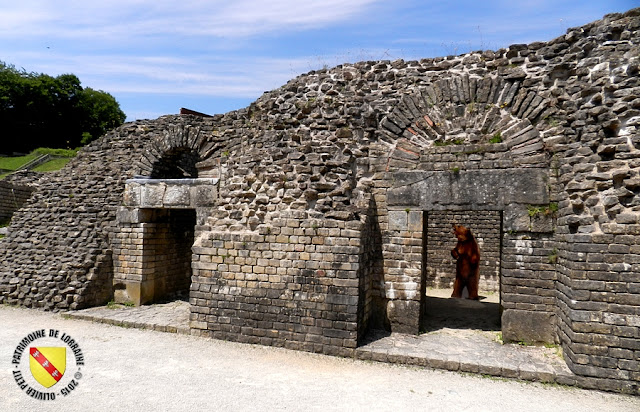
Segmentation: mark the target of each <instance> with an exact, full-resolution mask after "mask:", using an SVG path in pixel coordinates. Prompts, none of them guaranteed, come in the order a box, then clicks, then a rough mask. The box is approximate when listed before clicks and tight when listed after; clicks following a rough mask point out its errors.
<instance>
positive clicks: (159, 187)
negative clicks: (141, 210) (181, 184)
mask: <svg viewBox="0 0 640 412" xmlns="http://www.w3.org/2000/svg"><path fill="white" fill-rule="evenodd" d="M165 189H166V185H165V184H164V183H159V184H148V185H144V186H141V193H140V206H142V207H162V201H163V199H164V192H165Z"/></svg>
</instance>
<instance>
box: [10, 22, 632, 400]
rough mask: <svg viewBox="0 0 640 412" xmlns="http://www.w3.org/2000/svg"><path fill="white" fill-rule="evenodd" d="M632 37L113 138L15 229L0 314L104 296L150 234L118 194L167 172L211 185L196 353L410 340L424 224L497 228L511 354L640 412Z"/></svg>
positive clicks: (439, 61) (405, 76) (331, 75)
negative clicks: (496, 217)
mask: <svg viewBox="0 0 640 412" xmlns="http://www.w3.org/2000/svg"><path fill="white" fill-rule="evenodd" d="M639 26H640V11H639V10H632V11H630V12H629V13H627V14H626V15H612V16H608V17H606V18H605V19H604V20H602V21H599V22H594V23H592V24H590V25H587V26H584V27H582V28H578V29H571V30H569V31H568V33H567V34H566V35H565V36H561V37H559V38H558V39H555V40H552V41H550V42H548V43H542V42H537V43H532V44H529V45H512V46H510V47H509V48H507V49H501V50H498V51H495V52H494V51H484V52H472V53H469V54H466V55H463V56H450V57H446V58H435V59H423V60H420V61H411V62H405V61H403V60H397V61H393V62H391V61H377V62H360V63H355V64H345V65H342V66H338V67H336V68H333V69H331V70H319V71H313V72H310V73H308V74H305V75H302V76H300V77H298V78H296V79H293V80H291V81H290V82H288V83H287V84H286V85H284V86H282V87H281V88H279V89H277V90H274V91H272V92H269V93H265V94H264V95H263V96H262V97H260V98H259V99H258V100H256V102H254V103H252V104H251V105H250V106H249V107H248V108H246V109H242V110H238V111H235V112H230V113H227V114H225V115H217V116H214V117H212V118H207V119H201V118H191V117H165V118H160V119H158V120H156V121H143V122H137V123H135V124H128V125H125V126H123V127H122V128H119V129H118V130H116V131H114V132H112V133H110V134H108V135H107V136H105V137H103V138H101V139H99V140H98V141H97V142H95V143H93V144H92V145H91V146H90V147H88V148H87V149H85V150H83V151H82V152H81V153H80V155H79V156H78V157H77V158H76V159H74V160H73V161H72V162H71V163H70V164H69V165H68V166H67V167H66V168H65V169H64V170H63V171H62V172H60V173H57V174H53V175H51V179H48V180H47V181H43V182H42V183H41V189H40V190H39V191H38V192H37V193H36V194H35V195H34V196H32V197H31V199H30V200H29V201H28V202H27V205H26V207H25V208H23V209H21V210H19V211H18V212H16V214H15V215H14V219H13V221H12V227H11V231H10V233H9V236H7V238H5V239H4V240H2V241H0V258H1V259H2V262H3V266H2V269H1V270H0V301H2V302H6V303H19V304H22V305H25V306H31V307H43V308H46V309H54V310H58V309H66V308H72V309H75V308H80V307H84V306H86V305H90V304H97V303H100V302H104V301H105V300H106V299H108V298H109V297H110V296H113V292H112V291H111V289H110V288H111V287H112V285H113V282H114V272H117V271H119V270H120V267H119V266H118V265H119V263H118V262H134V261H135V260H133V259H132V257H130V256H127V253H128V252H126V251H127V250H129V248H130V250H135V248H134V247H133V245H135V244H136V243H135V242H134V239H135V237H133V236H132V235H126V233H127V229H131V232H129V233H134V232H135V233H141V234H142V236H143V241H144V235H145V233H144V230H141V231H134V230H133V229H134V227H135V228H138V229H139V228H140V227H138V226H135V225H138V224H142V223H144V222H141V221H134V220H130V221H127V220H126V219H120V220H118V219H117V214H118V213H123V214H134V213H137V212H138V211H139V210H136V208H137V207H138V208H139V207H143V206H134V205H133V204H130V203H129V201H130V200H131V199H130V198H128V197H127V196H128V195H127V196H125V193H124V187H125V179H126V178H130V177H133V176H134V175H144V176H160V177H166V178H176V177H184V173H183V176H178V172H177V171H176V169H175V168H172V167H171V164H173V163H178V164H180V165H181V168H182V169H185V168H186V169H185V170H187V169H188V172H187V175H189V176H190V177H193V176H194V175H196V173H197V176H198V177H201V178H202V177H204V178H215V179H218V183H217V185H218V190H217V191H216V196H217V197H216V198H215V199H213V200H212V203H211V204H209V205H207V206H205V207H202V208H198V210H197V213H198V216H197V223H196V228H195V245H194V248H193V252H194V253H193V257H192V258H193V261H192V268H193V271H194V272H193V276H192V282H191V293H190V303H191V305H192V314H191V327H192V328H193V330H194V332H195V333H199V334H202V335H206V336H213V337H217V338H223V339H229V340H235V341H241V342H254V343H263V344H270V345H279V346H285V347H290V348H295V349H303V350H309V351H317V352H324V353H335V354H343V355H348V354H349V353H351V352H350V350H351V349H352V348H353V347H355V346H356V345H357V343H358V340H359V339H360V338H361V337H362V336H363V335H364V334H365V333H366V329H367V328H368V327H386V328H389V329H390V330H392V331H396V332H409V333H417V332H418V330H419V324H420V317H421V316H422V313H423V312H422V311H423V303H424V292H425V288H426V284H427V282H426V278H427V273H428V270H429V267H428V264H429V259H428V258H427V259H425V250H428V249H427V248H426V245H427V243H428V238H427V237H425V233H426V234H427V235H428V220H426V221H425V219H424V217H425V213H426V215H427V216H428V215H429V214H430V213H431V214H433V213H440V212H443V211H452V212H456V213H462V212H464V213H487V211H494V212H500V213H501V215H502V222H501V227H502V233H501V245H502V252H501V259H500V265H501V267H500V274H501V288H500V294H501V304H502V306H503V309H504V312H503V317H502V328H503V337H504V338H505V339H506V340H516V341H518V340H522V341H543V342H554V341H556V340H557V341H559V342H560V343H561V344H562V347H563V350H564V353H565V359H567V363H568V364H569V366H570V367H571V368H572V370H574V371H575V372H576V373H577V374H578V375H579V376H580V377H581V378H580V379H583V380H584V382H583V385H593V386H597V387H600V388H605V389H606V388H613V389H618V390H626V391H630V392H633V391H634V390H636V389H637V384H638V380H639V379H640V377H639V376H638V372H637V371H638V362H639V361H640V359H639V353H640V348H639V347H638V342H639V341H640V336H639V335H638V329H639V328H638V326H639V324H638V319H639V318H638V310H639V308H640V302H639V301H638V296H640V292H639V290H638V274H639V273H640V266H639V261H638V256H640V253H639V252H640V250H639V249H638V243H637V242H638V241H637V239H638V238H639V237H638V234H639V233H638V232H639V229H638V228H639V227H640V221H639V220H638V216H639V215H640V213H639V212H640V206H639V204H638V202H639V200H638V199H639V197H638V188H639V187H640V185H638V180H639V179H640V175H639V174H638V173H639V170H640V168H639V166H640V165H639V164H638V158H639V156H638V154H639V153H640V152H638V150H639V149H640V143H639V138H638V130H637V128H638V125H639V124H640V123H639V122H638V118H639V117H640V107H639V98H638V88H639V87H640V84H639V83H638V82H639V80H638V66H639V64H638V63H639V59H640V56H639V55H638V50H639V49H640V47H639V43H640V41H639V37H640V36H639V34H638V28H639ZM167 159H173V160H171V161H167ZM165 166H166V167H165ZM194 168H195V170H194ZM178 170H179V169H178ZM159 171H162V173H160V172H159ZM154 173H160V174H157V175H154ZM179 191H180V190H178V189H177V192H175V194H176V196H175V197H171V196H170V197H171V199H170V201H169V202H168V203H167V204H164V202H165V199H164V197H163V196H164V192H162V196H160V197H159V199H160V200H159V204H158V206H157V207H167V206H168V204H169V203H172V202H174V201H175V202H178V203H180V202H181V200H180V198H181V196H182V195H180V194H177V193H178V192H179ZM187 192H188V191H187V190H186V189H185V190H182V192H180V193H182V194H183V195H186V193H187ZM141 193H142V192H141ZM145 193H146V192H145ZM149 193H151V192H149ZM189 196H191V195H190V192H189ZM204 196H206V194H204ZM144 199H146V198H143V197H142V195H141V197H140V201H141V202H143V203H144V201H145V200H144ZM149 199H152V200H153V199H156V200H157V199H158V197H157V196H156V195H153V196H150V197H149ZM154 201H155V200H154ZM123 203H124V205H123ZM147 207H156V206H147ZM134 224H135V225H134ZM128 225H132V226H128ZM496 225H497V224H496ZM14 228H19V230H14ZM136 230H137V229H136ZM119 233H125V236H124V237H122V238H121V237H120V236H119V235H118V234H119ZM118 242H120V243H118ZM127 242H128V243H127ZM112 262H113V263H112ZM425 262H426V265H425ZM142 266H144V265H142ZM118 276H119V275H118ZM117 281H118V278H117V277H116V282H117ZM634 388H636V389H634Z"/></svg>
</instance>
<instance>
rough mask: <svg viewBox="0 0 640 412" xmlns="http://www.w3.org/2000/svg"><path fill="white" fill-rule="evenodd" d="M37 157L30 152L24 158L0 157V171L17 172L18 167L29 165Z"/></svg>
mask: <svg viewBox="0 0 640 412" xmlns="http://www.w3.org/2000/svg"><path fill="white" fill-rule="evenodd" d="M38 156H39V155H38V154H36V153H34V152H31V153H29V154H28V155H26V156H16V157H0V169H5V170H18V168H20V166H22V165H24V164H26V163H29V162H30V161H32V160H33V159H35V158H36V157H38Z"/></svg>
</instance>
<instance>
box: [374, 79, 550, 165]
mask: <svg viewBox="0 0 640 412" xmlns="http://www.w3.org/2000/svg"><path fill="white" fill-rule="evenodd" d="M522 80H523V79H522V78H517V79H512V78H511V79H510V78H504V77H499V76H491V75H487V76H485V77H470V76H466V75H465V76H453V77H450V78H448V79H440V80H438V81H435V82H433V83H431V84H430V85H428V86H425V87H421V88H419V89H417V90H414V91H413V92H410V93H407V94H406V95H404V96H403V97H402V98H401V99H400V101H399V103H398V104H397V105H396V106H395V108H394V109H393V110H392V111H391V112H390V113H389V114H388V115H386V116H385V117H384V118H383V119H382V120H381V122H380V127H379V129H378V131H379V136H380V141H381V142H383V143H385V144H387V145H388V146H389V149H390V150H389V158H388V162H389V163H388V170H391V169H402V168H415V167H416V166H418V164H419V163H420V162H424V161H425V158H424V156H425V155H426V154H444V153H452V154H458V155H466V156H468V155H470V154H477V153H487V152H490V153H495V155H494V156H493V158H494V159H503V160H508V161H510V162H512V163H513V166H517V167H545V166H548V162H549V156H548V153H547V152H546V151H545V140H547V139H551V138H553V137H554V135H555V130H554V127H553V124H552V122H549V121H548V120H547V119H549V118H550V117H551V115H552V114H553V113H554V112H555V109H554V108H553V107H552V106H551V104H550V99H549V98H545V97H543V96H541V95H540V94H538V93H537V92H536V91H533V90H529V89H527V88H525V87H523V85H522V84H523V81H522ZM542 120H545V121H544V122H543V123H542V124H539V123H540V121H542Z"/></svg>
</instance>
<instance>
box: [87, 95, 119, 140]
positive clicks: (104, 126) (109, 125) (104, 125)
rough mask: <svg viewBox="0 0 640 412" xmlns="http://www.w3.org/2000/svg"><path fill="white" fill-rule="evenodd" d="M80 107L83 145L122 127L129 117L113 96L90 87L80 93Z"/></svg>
mask: <svg viewBox="0 0 640 412" xmlns="http://www.w3.org/2000/svg"><path fill="white" fill-rule="evenodd" d="M78 107H79V109H80V111H81V112H82V115H81V118H82V124H81V126H82V131H83V133H84V136H83V138H82V141H81V143H82V144H87V143H89V142H90V141H91V140H93V139H96V138H98V137H100V136H102V135H103V134H104V133H105V132H107V131H109V130H111V129H113V128H116V127H118V126H120V125H121V124H122V123H123V122H124V120H125V118H126V117H127V116H126V115H125V114H124V112H123V111H122V110H120V105H119V104H118V102H117V101H116V99H115V98H114V97H113V96H111V95H110V94H109V93H105V92H103V91H102V90H93V89H92V88H90V87H87V88H85V89H83V90H82V92H81V93H80V100H79V102H78Z"/></svg>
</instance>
